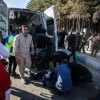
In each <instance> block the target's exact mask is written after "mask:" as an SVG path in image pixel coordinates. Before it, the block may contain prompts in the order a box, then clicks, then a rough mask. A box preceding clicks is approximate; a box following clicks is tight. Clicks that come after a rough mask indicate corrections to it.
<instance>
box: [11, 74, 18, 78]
mask: <svg viewBox="0 0 100 100" xmlns="http://www.w3.org/2000/svg"><path fill="white" fill-rule="evenodd" d="M11 76H13V77H19V74H16V73H12V74H11Z"/></svg>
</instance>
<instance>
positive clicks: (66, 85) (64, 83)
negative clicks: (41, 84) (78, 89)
mask: <svg viewBox="0 0 100 100" xmlns="http://www.w3.org/2000/svg"><path fill="white" fill-rule="evenodd" d="M67 64H68V62H67V60H66V59H63V60H62V64H61V65H59V66H57V67H56V73H57V82H56V84H55V87H56V90H57V92H58V93H65V92H70V91H71V90H72V87H73V83H72V78H71V71H70V69H69V68H68V66H67Z"/></svg>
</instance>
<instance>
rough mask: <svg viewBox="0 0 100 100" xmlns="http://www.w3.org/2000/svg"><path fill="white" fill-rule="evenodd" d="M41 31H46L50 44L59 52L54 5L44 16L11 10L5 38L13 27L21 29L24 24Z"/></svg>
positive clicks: (32, 11)
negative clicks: (33, 26)
mask: <svg viewBox="0 0 100 100" xmlns="http://www.w3.org/2000/svg"><path fill="white" fill-rule="evenodd" d="M32 23H34V25H35V26H36V28H38V29H39V30H41V29H43V28H44V29H46V30H47V32H46V35H47V36H48V37H50V42H51V44H52V46H53V48H54V49H55V50H56V51H57V48H58V42H57V41H58V38H57V25H56V15H55V8H54V5H53V6H51V7H50V8H48V9H47V10H45V11H44V15H43V14H42V12H40V11H35V10H29V9H20V8H9V9H8V15H7V19H6V34H5V35H4V36H3V38H6V37H7V36H8V35H9V34H10V33H11V32H10V28H11V26H12V27H13V29H14V30H15V29H19V27H21V26H22V25H23V24H28V25H30V24H32Z"/></svg>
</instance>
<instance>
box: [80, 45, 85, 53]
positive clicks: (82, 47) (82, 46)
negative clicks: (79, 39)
mask: <svg viewBox="0 0 100 100" xmlns="http://www.w3.org/2000/svg"><path fill="white" fill-rule="evenodd" d="M84 45H85V44H84V43H82V44H81V46H80V52H81V49H83V52H85V51H84Z"/></svg>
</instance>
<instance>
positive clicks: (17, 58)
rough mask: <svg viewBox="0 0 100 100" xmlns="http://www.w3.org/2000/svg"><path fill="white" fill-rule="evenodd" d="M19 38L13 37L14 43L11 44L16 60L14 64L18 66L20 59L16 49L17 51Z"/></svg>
mask: <svg viewBox="0 0 100 100" xmlns="http://www.w3.org/2000/svg"><path fill="white" fill-rule="evenodd" d="M19 41H20V40H19V37H18V36H15V38H14V43H13V52H14V54H15V58H16V63H18V64H20V63H21V62H20V59H19V57H18V49H19Z"/></svg>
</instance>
